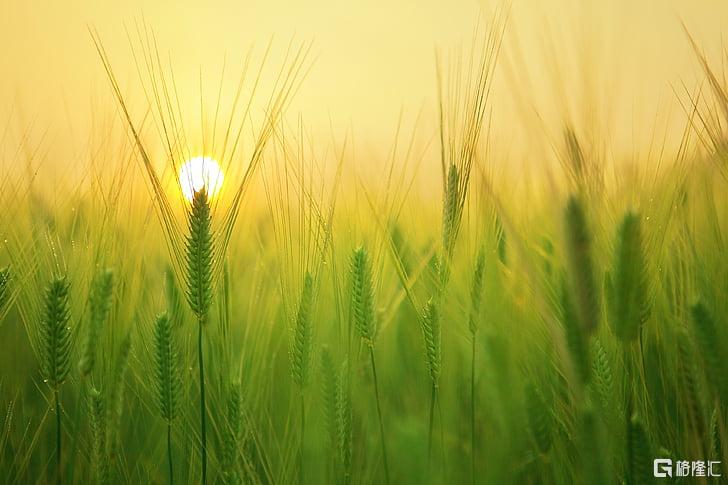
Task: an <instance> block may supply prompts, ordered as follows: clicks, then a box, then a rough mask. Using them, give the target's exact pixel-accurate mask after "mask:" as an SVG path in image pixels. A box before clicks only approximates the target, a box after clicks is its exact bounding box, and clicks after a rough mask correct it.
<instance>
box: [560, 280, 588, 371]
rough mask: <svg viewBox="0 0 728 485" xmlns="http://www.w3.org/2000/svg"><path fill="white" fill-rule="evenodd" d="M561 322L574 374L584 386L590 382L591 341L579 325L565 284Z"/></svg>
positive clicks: (562, 288)
mask: <svg viewBox="0 0 728 485" xmlns="http://www.w3.org/2000/svg"><path fill="white" fill-rule="evenodd" d="M561 321H562V323H563V326H564V333H565V335H566V347H567V350H568V351H569V357H570V358H571V363H572V365H573V367H574V372H575V373H576V375H577V376H578V377H579V379H580V381H581V383H582V384H586V383H587V382H588V381H589V377H590V375H591V361H590V359H589V340H588V337H587V336H586V335H585V331H584V328H583V327H582V326H581V325H580V324H579V318H578V316H577V312H576V309H575V308H574V303H573V302H572V300H571V294H570V293H569V289H568V288H567V285H566V283H565V282H562V285H561Z"/></svg>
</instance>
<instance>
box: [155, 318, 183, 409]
mask: <svg viewBox="0 0 728 485" xmlns="http://www.w3.org/2000/svg"><path fill="white" fill-rule="evenodd" d="M178 356H179V353H178V351H177V345H176V343H175V341H174V335H173V333H172V322H171V320H170V318H169V317H168V316H167V314H166V313H162V314H161V315H158V316H157V321H156V324H155V325H154V375H155V377H156V382H155V387H156V390H157V404H158V405H159V412H160V414H161V416H162V419H164V420H165V421H166V422H167V423H171V422H172V421H173V420H174V418H175V417H176V416H177V409H178V407H179V395H180V390H181V388H182V381H181V379H180V375H179V367H178V364H177V362H178Z"/></svg>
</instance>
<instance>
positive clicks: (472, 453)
mask: <svg viewBox="0 0 728 485" xmlns="http://www.w3.org/2000/svg"><path fill="white" fill-rule="evenodd" d="M472 337H473V347H472V352H471V354H470V482H471V483H472V484H473V485H475V332H473V335H472Z"/></svg>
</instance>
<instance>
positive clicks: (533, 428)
mask: <svg viewBox="0 0 728 485" xmlns="http://www.w3.org/2000/svg"><path fill="white" fill-rule="evenodd" d="M525 395H526V416H527V418H528V429H529V431H530V432H531V436H532V437H533V440H534V441H535V442H536V446H537V447H538V450H539V451H540V452H541V453H543V454H546V453H548V452H549V450H550V449H551V433H552V431H551V428H552V418H551V407H550V406H549V405H547V403H546V400H545V398H544V396H543V394H542V393H541V391H540V390H539V389H538V388H537V387H536V386H535V385H533V384H529V385H528V386H527V387H526V391H525Z"/></svg>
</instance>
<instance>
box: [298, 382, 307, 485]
mask: <svg viewBox="0 0 728 485" xmlns="http://www.w3.org/2000/svg"><path fill="white" fill-rule="evenodd" d="M305 437H306V406H305V402H304V399H303V389H301V442H300V443H299V446H298V478H299V481H300V483H301V485H303V484H305V483H306V480H305V479H304V473H303V446H304V440H305Z"/></svg>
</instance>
